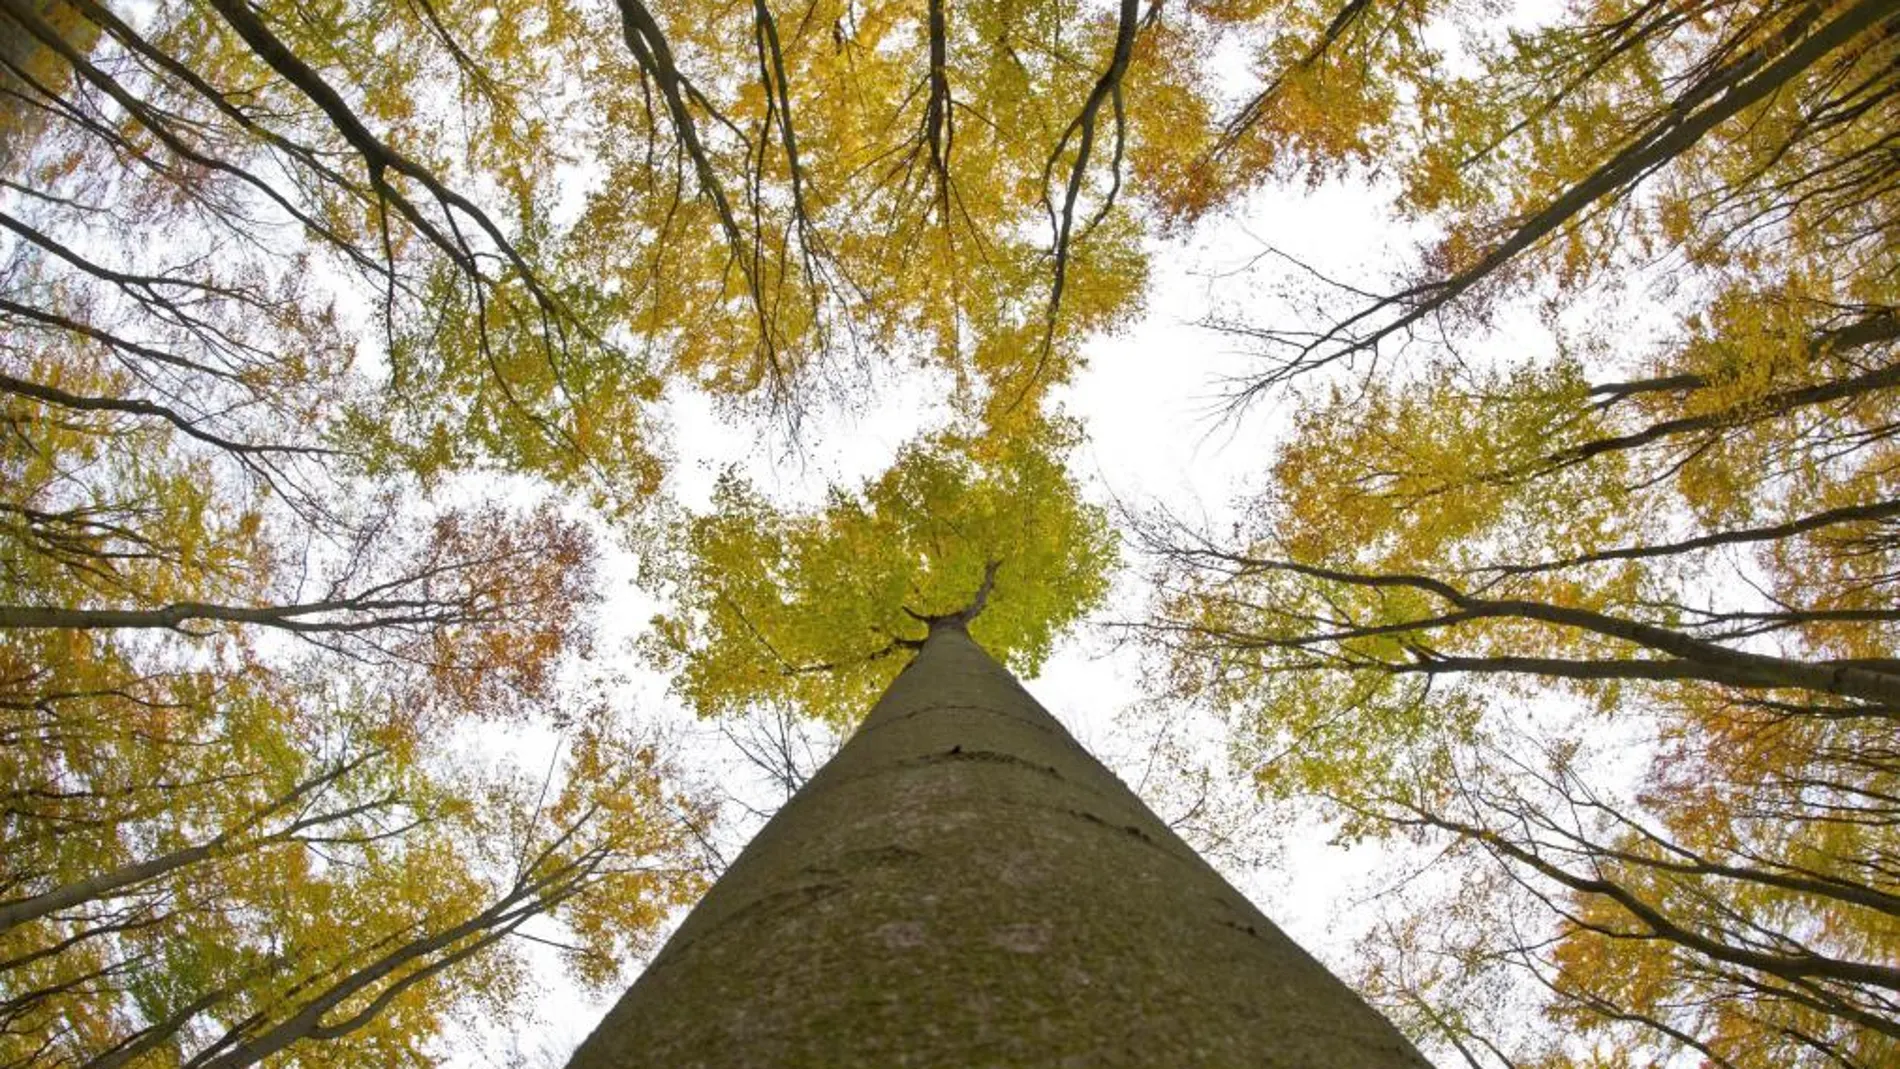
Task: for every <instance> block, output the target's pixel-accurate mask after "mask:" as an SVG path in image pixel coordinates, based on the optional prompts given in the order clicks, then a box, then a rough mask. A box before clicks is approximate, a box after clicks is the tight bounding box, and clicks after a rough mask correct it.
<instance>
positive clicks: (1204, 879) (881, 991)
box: [569, 623, 1427, 1069]
mask: <svg viewBox="0 0 1900 1069" xmlns="http://www.w3.org/2000/svg"><path fill="white" fill-rule="evenodd" d="M1105 1065H1129V1066H1144V1067H1148V1066H1249V1067H1272V1066H1289V1067H1290V1066H1327V1067H1339V1069H1350V1067H1355V1066H1363V1067H1368V1069H1387V1067H1390V1069H1400V1067H1404V1069H1421V1067H1424V1066H1426V1065H1427V1063H1426V1062H1425V1060H1424V1059H1423V1058H1421V1057H1420V1056H1419V1055H1418V1053H1417V1052H1416V1051H1415V1050H1413V1048H1412V1047H1411V1045H1410V1044H1408V1043H1407V1042H1406V1041H1405V1040H1404V1039H1403V1038H1402V1037H1401V1036H1400V1035H1399V1033H1398V1032H1397V1031H1396V1030H1395V1029H1394V1028H1393V1027H1392V1026H1391V1025H1390V1024H1389V1023H1387V1022H1386V1021H1385V1020H1384V1019H1383V1018H1382V1017H1380V1016H1379V1015H1378V1014H1377V1013H1375V1012H1374V1011H1373V1010H1372V1009H1371V1008H1369V1007H1368V1006H1367V1005H1366V1004H1365V1003H1363V1002H1361V1001H1360V1000H1359V998H1358V997H1357V996H1356V995H1354V994H1353V993H1352V992H1351V991H1350V990H1348V989H1347V988H1346V986H1345V985H1344V984H1342V983H1340V982H1339V981H1338V980H1337V979H1335V978H1334V977H1333V976H1332V975H1331V974H1330V973H1328V972H1327V971H1326V970H1325V969H1324V968H1323V967H1322V966H1320V965H1319V964H1318V963H1317V962H1315V961H1314V960H1313V959H1312V958H1310V957H1308V956H1307V955H1306V953H1305V952H1303V951H1302V950H1300V948H1299V947H1297V946H1295V945H1294V944H1293V942H1292V941H1291V940H1289V939H1288V938H1287V937H1286V936H1285V935H1283V934H1281V932H1280V931H1279V929H1277V928H1275V927H1274V926H1273V925H1272V924H1271V923H1270V922H1269V921H1268V920H1267V919H1266V918H1265V917H1263V916H1261V914H1260V913H1259V911H1258V910H1256V909H1254V907H1253V906H1252V905H1250V904H1249V903H1248V902H1247V900H1246V899H1245V898H1243V897H1242V896H1241V895H1240V893H1239V892H1237V891H1235V890H1234V889H1233V888H1232V887H1230V886H1229V885H1228V884H1227V883H1226V881H1224V880H1222V879H1221V877H1220V876H1219V875H1217V874H1216V873H1215V872H1214V870H1213V869H1212V868H1210V867H1209V866H1208V865H1207V863H1206V862H1205V861H1203V860H1201V858H1200V857H1199V856H1198V855H1197V854H1195V853H1194V851H1193V850H1192V849H1190V848H1189V847H1188V846H1187V844H1185V843H1183V842H1182V841H1181V840H1180V839H1179V838H1178V837H1176V836H1175V835H1174V834H1173V833H1172V832H1171V831H1169V830H1168V828H1167V827H1166V825H1164V824H1163V823H1162V822H1161V821H1160V820H1159V819H1158V818H1156V817H1155V815H1154V814H1153V813H1152V812H1150V811H1149V810H1148V808H1147V807H1146V806H1144V805H1143V804H1142V803H1141V801H1140V800H1139V799H1138V798H1136V797H1135V795H1134V793H1133V792H1131V791H1130V790H1128V788H1127V787H1125V786H1124V785H1123V784H1122V783H1121V781H1120V780H1118V779H1116V778H1115V776H1114V775H1113V774H1112V773H1110V772H1109V771H1108V770H1107V769H1106V768H1104V767H1103V766H1102V765H1101V764H1100V763H1099V762H1097V761H1096V760H1095V759H1094V758H1093V757H1091V756H1089V754H1088V753H1087V752H1086V751H1085V750H1083V749H1082V747H1081V746H1080V745H1079V744H1078V743H1077V742H1076V741H1075V740H1074V739H1073V738H1072V737H1071V736H1070V735H1069V733H1068V732H1067V731H1065V730H1063V728H1062V726H1061V725H1060V724H1058V723H1057V722H1056V721H1055V719H1054V718H1053V717H1051V716H1050V715H1049V714H1048V713H1047V712H1046V711H1045V710H1043V708H1042V707H1041V706H1040V705H1038V704H1037V703H1036V701H1035V699H1034V698H1031V697H1030V696H1029V694H1028V692H1027V691H1025V690H1024V689H1023V688H1022V686H1021V685H1020V684H1018V683H1017V682H1016V680H1015V679H1014V678H1013V677H1012V676H1010V674H1009V673H1008V672H1007V671H1006V670H1004V669H1003V667H1002V666H1001V665H999V664H997V663H996V661H995V660H993V659H992V658H991V657H990V656H989V655H988V654H987V653H985V652H984V651H983V650H982V648H980V647H979V646H977V644H976V643H975V642H973V641H971V639H970V637H969V635H968V634H967V633H966V632H965V631H964V630H963V629H962V628H961V627H960V626H957V625H955V624H954V623H952V624H947V625H942V626H934V627H933V628H932V633H931V636H930V638H929V640H928V641H926V642H925V643H924V644H923V648H922V650H921V651H920V652H919V653H918V654H917V657H916V659H915V660H914V661H912V662H911V664H910V665H909V666H908V667H906V668H905V670H904V672H903V674H902V675H900V676H898V678H897V681H896V682H895V683H893V684H892V685H891V688H890V690H889V691H887V692H886V693H885V695H884V697H883V698H882V699H881V700H880V701H879V702H878V703H877V706H876V707H875V708H874V709H872V711H871V714H870V716H869V717H868V718H866V720H865V721H864V723H863V725H862V726H860V727H859V728H858V730H857V732H856V733H855V734H854V735H853V736H852V738H851V740H850V741H849V742H848V743H847V744H846V745H845V747H844V748H843V749H842V750H840V751H839V752H838V754H837V756H836V757H834V758H832V760H831V762H830V763H829V764H827V765H826V766H825V767H824V768H823V769H822V770H820V771H819V773H818V774H817V775H816V776H814V777H813V778H812V780H811V781H810V782H809V783H808V784H806V785H805V787H804V788H803V789H802V790H800V791H799V792H798V794H797V795H796V796H795V797H793V798H792V800H791V801H790V802H789V803H787V804H786V806H785V808H784V809H783V810H781V811H780V812H779V813H778V815H777V816H775V817H773V818H772V820H771V821H770V822H769V823H768V824H767V825H766V826H765V828H764V829H763V830H762V831H760V832H759V834H758V837H757V838H756V839H754V840H753V841H752V843H751V844H750V845H748V846H747V847H746V849H745V851H744V852H743V853H742V854H741V855H740V856H739V858H738V860H737V861H735V862H734V863H733V865H732V867H731V868H730V869H729V870H727V872H726V873H725V875H724V876H722V877H721V878H720V879H719V881H718V882H717V883H716V884H715V885H714V886H713V888H712V890H711V891H710V892H708V893H707V895H706V897H705V899H704V900H702V901H701V902H700V903H699V905H698V906H696V907H695V908H694V909H693V911H692V912H691V914H689V915H688V916H687V918H686V920H685V923H684V924H682V925H681V927H680V929H679V931H678V932H677V933H675V934H674V936H673V938H672V939H671V940H669V941H668V942H667V944H666V946H665V947H664V948H663V949H662V950H661V951H660V953H659V955H658V956H657V957H656V958H655V959H654V961H653V964H652V965H651V966H650V967H649V968H648V969H647V970H646V972H645V973H644V974H643V975H642V976H641V977H640V978H639V980H638V982H636V983H635V984H634V985H633V988H632V989H631V990H630V991H628V992H627V994H626V995H625V997H623V998H622V999H621V1001H620V1003H619V1005H617V1006H615V1007H614V1008H613V1010H612V1011H611V1012H609V1013H608V1014H607V1016H606V1019H605V1020H604V1021H603V1022H602V1023H601V1025H600V1026H599V1028H597V1029H596V1030H595V1032H594V1034H593V1035H591V1036H589V1037H588V1039H587V1041H586V1042H585V1043H583V1044H582V1045H581V1047H580V1049H579V1050H578V1051H577V1052H576V1053H575V1055H574V1059H573V1061H572V1062H570V1063H569V1069H631V1067H634V1066H666V1067H672V1069H687V1067H693V1066H720V1067H751V1066H814V1067H828V1069H848V1067H855V1066H866V1067H870V1066H875V1067H878V1069H886V1067H891V1066H906V1067H915V1066H954V1067H958V1069H965V1067H972V1066H1105Z"/></svg>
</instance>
